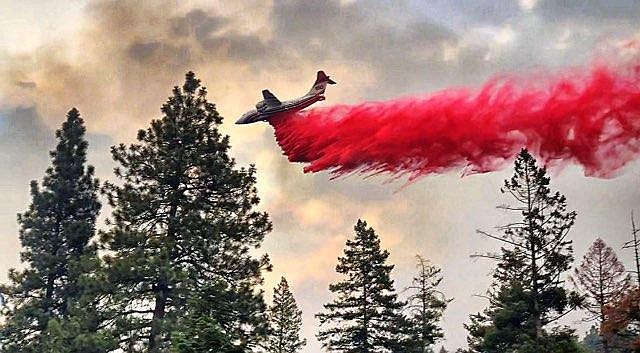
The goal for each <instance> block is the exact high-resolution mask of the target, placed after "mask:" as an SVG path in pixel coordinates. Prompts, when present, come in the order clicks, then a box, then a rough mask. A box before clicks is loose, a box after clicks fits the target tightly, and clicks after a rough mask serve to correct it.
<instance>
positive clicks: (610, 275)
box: [571, 238, 631, 353]
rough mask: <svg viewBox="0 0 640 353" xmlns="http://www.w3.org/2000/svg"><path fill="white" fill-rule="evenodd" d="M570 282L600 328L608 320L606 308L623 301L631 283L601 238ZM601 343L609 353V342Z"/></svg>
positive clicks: (620, 264)
mask: <svg viewBox="0 0 640 353" xmlns="http://www.w3.org/2000/svg"><path fill="white" fill-rule="evenodd" d="M571 279H572V281H573V283H574V285H575V286H576V287H577V288H578V289H579V290H581V291H582V292H584V293H585V294H586V299H587V300H586V301H585V303H584V305H583V306H584V308H585V309H586V310H587V311H588V312H589V313H590V316H591V317H590V319H595V320H598V323H599V324H600V325H601V324H602V323H603V322H604V319H605V312H604V309H605V307H606V306H607V305H609V304H612V303H614V302H616V301H617V300H619V299H620V298H622V296H623V295H624V294H625V293H626V292H627V291H628V290H629V288H630V281H631V279H630V277H629V275H627V274H626V271H625V269H624V265H623V264H622V262H620V260H618V257H617V256H616V253H615V252H614V251H613V249H612V248H611V247H609V246H607V244H606V243H605V242H604V241H603V240H602V239H600V238H598V239H596V241H595V242H593V244H592V245H591V247H590V248H589V250H588V251H587V254H586V255H584V259H583V261H582V264H581V265H580V267H578V268H576V269H575V272H574V276H573V277H572V278H571ZM602 343H603V351H604V352H605V353H609V351H610V350H609V344H608V342H607V340H604V339H603V342H602Z"/></svg>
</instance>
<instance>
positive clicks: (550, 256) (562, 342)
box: [466, 149, 580, 353]
mask: <svg viewBox="0 0 640 353" xmlns="http://www.w3.org/2000/svg"><path fill="white" fill-rule="evenodd" d="M549 182H550V179H549V177H548V176H547V174H546V170H545V169H544V168H540V167H538V166H537V165H536V161H535V159H534V158H533V156H531V154H529V152H528V151H527V150H524V149H523V150H522V151H521V152H520V154H519V155H518V158H517V159H516V161H515V174H514V176H513V177H512V178H511V179H510V180H506V181H505V183H504V187H503V189H502V190H501V191H502V192H503V193H506V194H508V195H510V196H511V197H512V198H513V199H514V200H515V204H514V205H504V206H501V208H503V209H505V210H509V211H513V212H516V213H518V214H519V215H520V216H521V217H522V218H521V219H520V220H518V221H515V222H513V223H511V224H508V225H505V226H503V227H501V228H500V229H502V230H503V231H504V233H503V234H502V235H501V236H494V235H491V234H488V233H486V232H481V233H482V234H484V235H486V236H488V237H490V238H492V239H496V240H499V241H501V242H502V244H503V247H502V248H501V253H500V254H499V255H489V257H491V258H494V259H496V260H497V262H498V266H497V268H496V269H495V270H494V274H493V277H494V280H495V283H494V285H493V287H492V290H491V291H490V293H489V308H488V309H487V310H485V311H484V312H482V313H479V314H476V315H472V316H471V324H469V325H466V328H467V330H468V331H469V333H470V337H469V345H470V347H471V348H472V349H473V350H475V351H476V352H501V353H502V352H515V351H517V352H520V353H524V352H555V351H560V352H565V353H567V352H573V351H577V349H578V347H577V344H576V342H575V341H576V340H575V336H574V335H573V332H572V331H571V330H568V329H566V328H564V329H561V328H556V329H554V330H545V327H546V326H547V325H550V324H552V323H554V322H555V321H556V320H558V319H559V318H560V317H562V316H564V315H565V314H566V313H567V312H568V311H570V310H571V309H573V308H575V307H576V306H577V305H578V304H579V302H580V297H579V296H578V295H577V294H576V293H574V292H571V291H569V290H567V289H565V288H564V286H563V279H562V277H563V275H564V274H565V272H567V271H568V270H569V269H570V267H571V262H572V261H573V255H572V251H573V250H572V246H571V241H570V240H568V239H567V234H568V232H569V230H570V229H571V226H572V225H573V223H574V220H575V217H576V214H575V212H573V211H568V210H567V204H566V199H565V197H564V196H562V195H561V194H560V193H559V192H555V193H552V192H551V189H550V188H549Z"/></svg>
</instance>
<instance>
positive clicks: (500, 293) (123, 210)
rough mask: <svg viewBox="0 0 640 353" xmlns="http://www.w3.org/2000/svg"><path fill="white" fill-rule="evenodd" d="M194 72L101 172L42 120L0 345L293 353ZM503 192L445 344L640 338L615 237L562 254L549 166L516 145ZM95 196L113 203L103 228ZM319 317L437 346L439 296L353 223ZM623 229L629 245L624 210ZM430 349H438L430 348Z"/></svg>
mask: <svg viewBox="0 0 640 353" xmlns="http://www.w3.org/2000/svg"><path fill="white" fill-rule="evenodd" d="M206 95H207V91H206V89H205V88H204V87H202V86H201V85H200V81H199V80H198V79H196V77H195V75H194V74H193V73H192V72H189V73H187V75H186V80H185V83H184V84H183V85H182V86H180V87H174V89H173V92H172V94H171V96H170V97H169V98H168V100H167V102H166V103H165V104H164V105H163V106H162V109H161V111H162V117H161V118H159V119H157V120H153V121H152V122H151V124H150V126H149V127H148V128H147V129H145V130H140V131H139V132H138V135H137V141H136V142H135V143H132V144H129V145H125V144H120V145H117V146H113V147H112V149H111V153H112V156H113V159H114V161H115V162H116V164H117V167H116V168H115V170H114V175H115V181H114V182H100V181H99V180H97V179H96V177H95V175H94V168H93V167H92V166H89V165H87V160H86V155H87V149H88V144H87V141H86V139H85V126H84V122H83V120H82V118H81V117H80V113H79V112H78V111H77V110H76V109H72V110H70V111H69V112H68V114H67V119H66V121H65V122H64V123H63V124H62V127H61V128H60V129H59V130H58V131H57V132H56V138H57V141H58V144H57V146H56V148H55V150H53V151H51V153H50V155H51V166H50V167H49V168H48V169H47V170H46V171H45V176H44V178H43V179H42V181H41V182H36V181H32V182H31V204H30V205H29V207H28V209H27V210H26V211H25V212H24V213H21V214H20V215H19V216H18V223H19V226H20V233H19V236H20V242H21V244H22V247H23V250H22V252H21V261H22V263H23V265H24V266H23V267H22V268H23V269H21V270H15V269H12V270H10V272H9V282H8V283H7V284H5V285H3V286H2V287H1V288H0V293H2V296H0V299H3V300H2V301H0V302H1V303H0V304H2V306H1V310H2V312H1V313H2V320H1V321H0V345H1V346H0V351H1V352H3V353H44V352H47V353H49V352H51V353H108V352H114V353H115V352H127V353H134V352H145V353H213V352H216V353H245V352H269V353H296V352H300V351H301V350H302V349H303V347H304V346H305V345H306V340H305V338H304V337H302V335H301V332H300V331H301V327H302V312H301V311H300V309H299V308H298V305H297V303H296V301H295V299H294V295H293V293H292V291H291V288H290V287H289V284H288V282H287V280H286V279H285V278H284V277H283V278H282V279H281V281H280V283H278V284H277V286H276V288H274V292H273V300H272V303H271V304H270V305H268V304H267V303H266V301H265V299H264V292H263V290H262V289H261V288H262V286H263V273H264V271H271V270H272V266H271V263H270V260H269V258H268V256H267V255H266V254H265V255H263V256H258V255H256V254H257V253H258V249H259V248H260V246H261V245H262V242H263V240H264V237H265V236H266V235H267V234H268V233H269V232H270V231H271V229H272V225H271V222H270V220H269V217H268V215H267V214H266V213H264V212H260V211H258V210H257V206H258V204H259V201H260V200H259V198H258V196H257V190H256V176H255V174H256V170H255V168H254V167H253V166H250V167H248V168H240V167H237V166H236V164H235V161H234V159H233V158H231V157H230V156H229V154H228V152H229V148H230V144H229V143H230V141H229V137H228V136H225V135H222V134H221V133H220V132H219V131H218V126H219V125H220V124H221V123H222V118H221V117H220V115H219V114H218V112H217V110H216V107H215V105H214V104H212V103H210V102H208V101H207V98H206ZM501 191H502V192H503V193H504V194H505V195H506V197H508V198H509V199H510V200H512V202H511V203H509V204H505V205H501V206H499V207H500V208H501V209H503V210H505V211H507V212H513V213H514V215H515V216H514V219H515V221H513V223H509V224H505V225H502V226H500V227H498V228H497V229H498V230H499V232H498V233H497V234H492V233H488V232H484V231H479V233H480V234H481V235H482V236H485V237H487V238H489V239H492V240H495V241H496V242H498V243H499V244H500V250H499V251H498V252H496V253H487V254H477V255H475V256H478V257H482V258H488V259H491V260H493V261H495V267H494V270H493V284H492V286H491V288H489V290H488V291H487V293H486V295H485V296H484V297H485V298H486V299H487V301H488V305H487V307H486V309H485V310H483V311H482V312H480V313H476V314H472V315H471V316H470V322H469V323H468V324H467V325H466V326H465V328H466V330H467V331H468V343H469V348H466V349H462V348H461V349H458V350H457V352H469V353H471V352H478V353H480V352H487V353H494V352H495V353H505V352H506V353H516V352H517V353H528V352H532V353H533V352H535V353H552V352H558V353H571V352H585V353H586V352H605V353H614V352H615V353H623V352H640V289H638V288H639V286H638V284H639V283H640V279H638V281H637V282H636V281H635V280H632V279H631V277H630V276H629V275H628V274H627V271H625V268H624V266H623V264H622V263H621V262H620V261H619V260H618V259H617V256H616V254H615V252H614V251H613V249H612V248H610V247H609V246H607V245H606V244H605V243H604V242H603V241H602V240H601V239H597V240H596V241H595V242H594V244H593V245H592V246H591V248H590V249H589V251H588V253H587V254H586V255H585V256H584V259H583V261H582V262H581V264H579V265H578V266H576V267H575V269H574V270H573V272H572V271H571V269H572V268H573V266H574V257H573V248H572V242H571V240H570V239H569V238H568V234H569V231H570V229H571V228H572V226H573V225H574V222H575V219H576V213H575V212H573V211H571V210H569V209H568V208H567V201H566V199H565V197H564V196H563V195H562V194H560V193H559V192H554V191H552V190H551V188H550V179H549V177H548V176H547V174H546V170H545V169H544V168H541V167H539V166H538V165H537V163H536V161H535V159H534V158H533V157H532V156H531V155H530V154H529V153H528V152H527V151H526V150H523V151H522V152H521V153H520V154H519V155H518V156H517V159H516V162H515V172H514V175H513V177H512V178H510V179H509V180H506V181H505V183H504V185H503V187H502V188H501ZM101 196H102V197H103V198H104V199H105V200H106V201H107V202H108V204H109V206H111V208H112V210H113V211H112V213H111V215H110V217H109V218H108V220H107V222H106V225H105V227H104V229H102V230H98V229H97V226H96V220H97V218H98V215H99V213H100V210H101V206H102V205H101V201H100V200H101ZM354 231H355V234H354V236H353V237H351V238H350V239H349V240H347V242H346V245H345V249H344V254H343V256H341V257H339V258H338V263H337V266H336V272H337V273H338V274H339V275H340V280H338V281H337V282H335V283H332V284H330V285H329V290H330V292H331V293H332V299H331V300H330V301H329V302H328V303H326V304H325V305H324V309H323V310H322V312H320V313H318V314H317V315H316V318H317V320H318V322H319V324H320V328H319V332H318V333H317V338H318V339H319V341H320V342H321V343H322V345H323V347H324V348H325V349H327V350H329V351H333V352H341V353H392V352H393V353H400V352H408V353H427V352H433V351H434V349H435V347H436V344H437V343H439V342H440V341H441V340H442V338H443V336H444V334H443V330H442V328H441V319H442V316H443V313H444V312H445V310H446V308H447V306H448V304H449V302H450V301H451V300H452V299H450V298H449V297H448V296H446V295H445V294H444V293H442V292H441V291H440V289H439V286H440V285H441V282H442V280H443V276H442V273H441V270H440V269H439V268H437V267H436V266H433V265H431V264H430V263H429V261H428V260H427V259H425V258H423V257H421V256H418V257H417V267H416V269H417V271H416V273H415V276H414V278H413V281H412V282H411V284H410V285H409V286H408V287H407V288H404V289H402V290H397V289H396V288H395V285H394V281H393V279H392V270H393V267H394V266H393V265H392V264H390V263H389V260H388V257H389V252H388V251H386V250H384V249H382V248H381V246H380V239H379V237H378V235H377V234H376V232H375V230H374V229H372V228H371V227H369V226H368V225H367V223H366V222H365V221H363V220H358V221H357V224H356V225H355V228H354ZM632 235H633V239H632V240H631V241H630V242H629V243H628V244H627V246H628V247H630V248H632V249H634V250H635V254H636V264H635V266H636V268H640V261H638V259H639V256H638V247H639V246H640V241H638V238H637V231H636V229H635V223H634V224H633V233H632ZM577 310H579V311H580V312H582V313H586V316H585V319H588V320H591V321H592V322H593V327H592V328H591V331H590V332H589V333H588V334H587V336H586V338H584V339H583V340H579V339H578V336H577V334H576V332H575V329H572V328H571V327H568V326H563V325H560V324H559V320H561V319H562V318H563V317H566V315H567V314H569V313H571V312H573V311H577ZM439 352H446V350H445V349H444V348H443V347H441V348H440V350H439Z"/></svg>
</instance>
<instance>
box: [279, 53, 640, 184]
mask: <svg viewBox="0 0 640 353" xmlns="http://www.w3.org/2000/svg"><path fill="white" fill-rule="evenodd" d="M270 123H271V125H273V127H274V128H275V135H276V139H277V141H278V144H279V145H280V147H281V148H282V150H283V151H284V154H285V155H286V156H287V157H288V158H289V161H291V162H302V163H306V166H305V168H304V171H305V172H318V171H323V170H327V171H330V172H332V173H333V174H334V175H335V176H340V175H343V174H346V173H351V172H361V173H365V174H376V173H390V174H392V175H396V176H401V175H408V176H409V180H413V179H415V178H417V177H420V176H423V175H427V174H431V173H442V172H445V171H449V170H452V169H453V170H455V169H458V170H459V169H463V170H464V174H470V173H484V172H490V171H494V170H497V169H499V168H501V167H502V166H504V165H505V163H507V162H509V161H510V160H511V159H512V158H514V157H515V155H516V154H517V153H518V152H519V150H520V149H521V148H523V147H526V148H527V149H529V151H531V152H532V153H533V154H534V155H537V156H538V157H539V158H540V160H541V161H542V162H543V163H545V164H546V165H548V166H564V165H566V164H567V163H570V162H571V163H578V164H580V165H582V166H583V168H584V170H585V174H586V175H590V176H599V177H609V176H612V175H613V172H615V171H616V170H618V169H619V168H621V167H622V166H624V165H625V164H626V163H628V162H629V161H631V160H633V159H635V158H636V156H637V155H638V151H639V150H640V141H639V138H640V65H632V66H627V67H625V68H622V69H621V68H612V67H609V66H607V65H603V64H596V65H594V66H593V67H592V68H590V69H585V70H579V69H572V70H567V71H566V72H563V73H560V74H558V75H556V76H553V77H547V78H545V79H539V78H536V79H532V78H523V77H513V76H509V77H499V78H496V79H493V80H491V81H489V82H488V83H486V84H485V85H484V86H482V87H481V88H480V89H476V90H474V89H467V88H461V89H451V90H444V91H440V92H436V93H434V94H430V95H426V96H423V97H406V98H398V99H392V100H388V101H383V102H364V103H360V104H354V105H334V106H330V107H326V108H316V109H311V110H308V111H302V112H298V113H292V114H285V115H280V116H276V117H274V118H273V119H272V120H271V121H270Z"/></svg>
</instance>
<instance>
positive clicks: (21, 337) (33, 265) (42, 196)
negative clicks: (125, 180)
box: [0, 108, 110, 353]
mask: <svg viewBox="0 0 640 353" xmlns="http://www.w3.org/2000/svg"><path fill="white" fill-rule="evenodd" d="M84 135H85V127H84V122H83V120H82V118H81V117H80V113H79V112H78V110H76V109H75V108H74V109H71V110H70V111H69V112H68V113H67V120H66V121H65V122H64V123H63V124H62V128H61V129H59V130H57V131H56V138H57V140H58V144H57V146H56V149H55V150H54V151H51V152H50V155H51V164H52V165H51V167H49V168H48V169H47V170H46V172H45V176H44V179H43V181H42V185H41V186H40V185H39V184H38V183H37V182H36V181H32V182H31V198H32V201H31V205H30V206H29V209H28V210H27V211H26V212H24V213H22V214H20V215H18V223H19V224H20V242H21V243H22V247H23V251H22V253H21V259H22V263H23V264H24V265H25V269H24V270H22V271H17V270H13V269H12V270H11V271H10V273H9V279H10V281H11V283H10V284H9V285H7V286H4V287H3V288H2V292H3V293H5V294H6V297H7V300H8V304H9V305H8V308H9V309H8V310H7V311H6V312H5V318H6V320H5V321H4V323H3V324H2V327H1V328H0V337H1V341H2V348H3V352H6V353H11V352H20V353H29V352H34V353H40V352H104V351H106V350H107V349H108V347H110V342H109V340H108V337H107V336H106V335H101V334H100V333H98V328H99V325H100V320H99V317H98V315H97V312H96V310H95V305H94V304H96V300H97V299H96V298H97V297H96V293H95V291H94V288H95V283H94V281H95V279H96V276H95V274H96V270H97V268H98V266H99V262H98V257H97V246H96V245H95V244H94V243H92V242H91V239H92V238H93V237H94V235H95V222H96V217H97V216H98V213H99V211H100V203H99V201H98V198H97V190H98V187H99V184H98V180H97V179H95V178H94V169H93V167H92V166H87V165H86V155H87V146H88V144H87V141H86V140H85V137H84Z"/></svg>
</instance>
